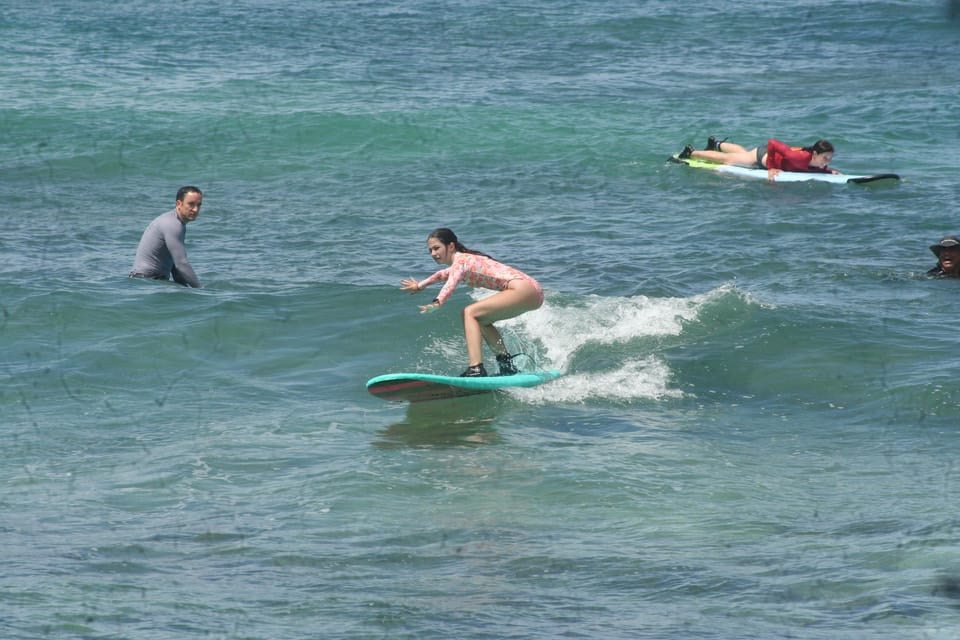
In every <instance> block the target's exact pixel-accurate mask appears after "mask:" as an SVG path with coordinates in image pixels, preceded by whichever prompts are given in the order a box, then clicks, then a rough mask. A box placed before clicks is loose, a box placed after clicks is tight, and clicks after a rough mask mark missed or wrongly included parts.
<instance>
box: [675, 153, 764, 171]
mask: <svg viewBox="0 0 960 640" xmlns="http://www.w3.org/2000/svg"><path fill="white" fill-rule="evenodd" d="M690 157H691V158H696V159H697V160H706V161H707V162H714V163H716V164H735V165H737V166H741V167H752V166H754V165H756V163H757V152H756V150H755V149H753V150H750V151H738V152H736V153H727V152H726V151H694V152H693V154H691V156H690Z"/></svg>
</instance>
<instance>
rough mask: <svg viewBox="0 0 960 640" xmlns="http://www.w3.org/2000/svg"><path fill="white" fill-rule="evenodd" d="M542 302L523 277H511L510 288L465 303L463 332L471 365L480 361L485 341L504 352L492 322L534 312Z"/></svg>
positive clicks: (497, 331)
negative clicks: (470, 302) (517, 278)
mask: <svg viewBox="0 0 960 640" xmlns="http://www.w3.org/2000/svg"><path fill="white" fill-rule="evenodd" d="M541 304H543V302H542V300H541V298H540V291H539V290H538V289H537V288H536V287H534V286H533V285H532V284H530V283H529V282H526V281H523V280H514V281H513V282H511V283H510V288H509V289H506V290H504V291H500V292H499V293H495V294H493V295H492V296H489V297H487V298H484V299H483V300H480V301H479V302H474V303H473V304H471V305H468V306H467V307H466V308H465V309H464V310H463V335H464V338H466V341H467V354H468V356H469V358H470V366H474V365H478V364H480V363H482V362H483V341H484V340H486V341H487V344H489V345H490V346H491V347H492V348H493V349H494V350H495V351H496V352H497V353H506V351H507V350H506V346H505V345H504V344H503V336H501V335H500V331H499V330H497V328H496V327H494V326H493V323H494V322H496V321H498V320H507V319H508V318H514V317H516V316H518V315H520V314H521V313H524V312H527V311H533V310H534V309H537V308H539V307H540V305H541Z"/></svg>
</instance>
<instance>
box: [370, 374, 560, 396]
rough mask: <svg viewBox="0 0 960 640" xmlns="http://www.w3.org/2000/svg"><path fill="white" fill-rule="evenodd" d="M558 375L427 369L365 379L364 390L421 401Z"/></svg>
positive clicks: (533, 383) (534, 382) (536, 382)
mask: <svg viewBox="0 0 960 640" xmlns="http://www.w3.org/2000/svg"><path fill="white" fill-rule="evenodd" d="M559 377H560V372H559V371H536V372H534V373H518V374H515V375H512V376H485V377H479V378H461V377H458V376H438V375H433V374H429V373H389V374H386V375H382V376H377V377H376V378H371V379H370V380H368V381H367V391H369V392H370V393H372V394H373V395H375V396H377V397H378V398H382V399H384V400H388V401H390V402H424V401H426V400H443V399H445V398H458V397H461V396H472V395H476V394H478V393H491V392H494V391H499V390H502V389H509V388H511V387H535V386H537V385H540V384H543V383H544V382H549V381H551V380H555V379H557V378H559Z"/></svg>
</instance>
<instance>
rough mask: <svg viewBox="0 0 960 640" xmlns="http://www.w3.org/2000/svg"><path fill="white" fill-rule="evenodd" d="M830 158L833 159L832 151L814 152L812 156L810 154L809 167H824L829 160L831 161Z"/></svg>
mask: <svg viewBox="0 0 960 640" xmlns="http://www.w3.org/2000/svg"><path fill="white" fill-rule="evenodd" d="M832 160H833V152H832V151H827V152H825V153H816V152H814V154H813V155H812V156H810V166H811V167H819V168H821V169H822V168H823V167H825V166H827V165H828V164H830V162H831V161H832Z"/></svg>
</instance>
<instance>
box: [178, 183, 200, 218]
mask: <svg viewBox="0 0 960 640" xmlns="http://www.w3.org/2000/svg"><path fill="white" fill-rule="evenodd" d="M202 204H203V192H202V191H200V189H198V188H196V187H189V186H188V187H180V189H179V190H178V191H177V217H178V218H180V221H181V222H183V223H184V224H186V223H188V222H193V221H194V220H196V219H197V216H198V215H200V206H201V205H202Z"/></svg>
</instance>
